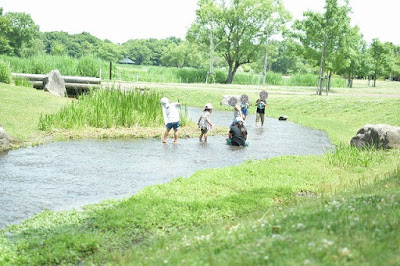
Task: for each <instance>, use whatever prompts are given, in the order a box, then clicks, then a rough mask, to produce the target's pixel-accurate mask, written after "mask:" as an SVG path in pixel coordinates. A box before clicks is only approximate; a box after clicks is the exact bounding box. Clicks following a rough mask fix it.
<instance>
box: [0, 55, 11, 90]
mask: <svg viewBox="0 0 400 266" xmlns="http://www.w3.org/2000/svg"><path fill="white" fill-rule="evenodd" d="M0 82H3V83H8V84H10V82H11V70H10V66H9V65H8V64H7V63H6V62H3V61H0Z"/></svg>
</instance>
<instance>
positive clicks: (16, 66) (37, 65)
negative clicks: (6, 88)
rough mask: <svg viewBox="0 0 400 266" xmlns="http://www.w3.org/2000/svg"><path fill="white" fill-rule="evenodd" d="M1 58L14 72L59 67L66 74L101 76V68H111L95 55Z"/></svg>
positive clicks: (47, 71) (34, 72)
mask: <svg viewBox="0 0 400 266" xmlns="http://www.w3.org/2000/svg"><path fill="white" fill-rule="evenodd" d="M0 60H3V61H5V62H8V63H9V64H10V67H11V71H12V72H17V73H29V74H47V73H49V72H50V71H51V70H54V69H58V70H59V71H60V73H61V74H62V75H64V76H87V77H100V69H104V70H106V69H109V63H108V62H106V61H103V60H101V59H99V58H97V57H95V56H85V57H81V58H79V59H76V58H72V57H69V56H55V55H47V54H44V55H37V56H32V57H28V58H20V57H13V56H5V55H0ZM114 68H115V67H114Z"/></svg>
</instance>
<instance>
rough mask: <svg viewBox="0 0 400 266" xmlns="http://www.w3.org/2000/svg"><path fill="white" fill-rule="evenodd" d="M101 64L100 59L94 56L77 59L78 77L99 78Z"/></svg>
mask: <svg viewBox="0 0 400 266" xmlns="http://www.w3.org/2000/svg"><path fill="white" fill-rule="evenodd" d="M100 68H101V62H100V59H98V58H96V57H94V56H84V57H82V58H80V59H79V61H78V65H77V67H76V73H77V74H78V76H85V77H99V76H100Z"/></svg>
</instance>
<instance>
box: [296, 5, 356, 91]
mask: <svg viewBox="0 0 400 266" xmlns="http://www.w3.org/2000/svg"><path fill="white" fill-rule="evenodd" d="M324 9H325V12H324V13H322V14H321V13H318V12H312V11H306V12H304V14H303V16H304V19H303V20H301V21H300V20H297V21H295V23H294V25H293V29H294V30H295V31H296V32H295V36H297V38H298V39H299V40H300V42H301V43H302V45H303V48H304V56H305V58H306V59H308V60H311V61H314V62H315V64H316V65H317V64H319V69H320V71H319V78H318V88H317V94H319V95H321V94H322V89H323V87H324V85H326V84H324V83H325V82H324V81H326V77H325V75H327V76H329V77H330V74H327V73H325V72H326V71H327V70H328V71H330V73H331V71H332V70H333V69H332V68H333V66H332V61H331V60H332V58H335V54H338V52H339V50H340V49H341V45H343V42H341V39H342V38H343V36H345V35H347V34H349V32H350V30H351V26H350V17H349V13H350V11H351V8H350V7H349V0H344V4H343V5H342V6H340V5H339V3H338V0H326V4H325V7H324ZM327 92H328V91H327Z"/></svg>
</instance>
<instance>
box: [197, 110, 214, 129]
mask: <svg viewBox="0 0 400 266" xmlns="http://www.w3.org/2000/svg"><path fill="white" fill-rule="evenodd" d="M210 115H211V114H210V112H208V111H203V112H202V113H201V119H200V123H199V128H207V129H210V128H211V126H210V124H209V123H208V122H207V119H208V121H210Z"/></svg>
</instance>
